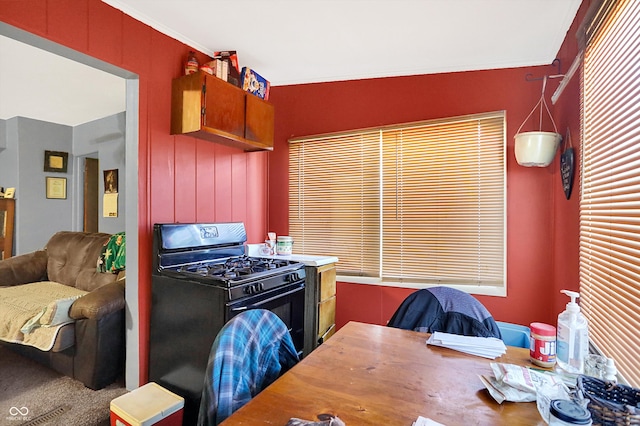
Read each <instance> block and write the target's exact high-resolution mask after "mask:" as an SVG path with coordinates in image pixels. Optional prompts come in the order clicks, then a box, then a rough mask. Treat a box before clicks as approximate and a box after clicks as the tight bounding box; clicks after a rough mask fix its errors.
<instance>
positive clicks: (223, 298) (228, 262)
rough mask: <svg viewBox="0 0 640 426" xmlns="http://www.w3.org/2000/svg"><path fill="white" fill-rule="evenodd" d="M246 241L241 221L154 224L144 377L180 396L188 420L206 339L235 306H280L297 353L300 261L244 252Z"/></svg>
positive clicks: (274, 309)
mask: <svg viewBox="0 0 640 426" xmlns="http://www.w3.org/2000/svg"><path fill="white" fill-rule="evenodd" d="M246 241H247V234H246V231H245V227H244V224H243V223H213V224H210V223H191V224H175V223H172V224H156V225H154V231H153V272H152V279H151V285H152V290H151V292H152V301H151V324H150V335H149V339H150V342H149V380H150V381H154V382H156V383H158V384H159V385H161V386H164V387H166V388H167V389H169V390H171V391H173V392H175V393H177V394H178V395H180V396H182V397H184V398H185V412H184V418H185V421H184V424H185V425H188V424H195V420H194V419H196V418H197V413H198V406H199V404H200V396H201V394H202V386H203V383H204V375H205V369H206V367H207V360H208V357H209V352H210V350H211V345H212V344H213V341H214V339H215V337H216V335H217V334H218V332H219V331H220V329H221V328H222V326H223V325H224V324H225V323H226V322H227V321H229V320H230V319H231V318H233V317H234V316H235V315H237V314H239V313H240V312H243V311H245V310H248V309H257V308H259V309H268V310H270V311H272V312H274V313H275V314H277V315H278V317H280V319H282V321H283V322H284V323H285V324H286V325H287V327H288V328H289V331H290V333H291V337H292V339H293V343H294V345H295V347H296V349H297V350H298V353H299V355H302V349H303V345H304V330H303V327H304V290H305V278H306V276H305V269H304V265H303V264H302V263H300V262H292V261H289V260H286V259H277V258H276V259H271V258H259V257H248V256H246V255H245V247H244V243H245V242H246Z"/></svg>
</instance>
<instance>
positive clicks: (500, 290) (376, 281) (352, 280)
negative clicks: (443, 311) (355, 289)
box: [336, 275, 507, 297]
mask: <svg viewBox="0 0 640 426" xmlns="http://www.w3.org/2000/svg"><path fill="white" fill-rule="evenodd" d="M336 281H338V282H343V283H349V284H367V285H378V286H383V287H399V288H413V289H416V290H419V289H421V288H427V287H435V286H437V285H438V284H434V285H429V284H424V283H409V282H394V281H383V280H382V279H380V278H371V277H353V276H349V275H342V276H341V275H339V276H337V277H336ZM447 287H451V288H455V289H458V290H460V291H464V292H466V293H469V294H477V295H482V296H499V297H506V296H507V289H506V288H504V287H494V286H481V285H478V286H470V285H459V286H455V285H447Z"/></svg>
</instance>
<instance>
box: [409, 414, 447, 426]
mask: <svg viewBox="0 0 640 426" xmlns="http://www.w3.org/2000/svg"><path fill="white" fill-rule="evenodd" d="M412 426H444V425H443V424H442V423H438V422H436V421H434V420H431V419H429V418H427V417H422V416H418V419H417V420H416V421H415V422H413V425H412Z"/></svg>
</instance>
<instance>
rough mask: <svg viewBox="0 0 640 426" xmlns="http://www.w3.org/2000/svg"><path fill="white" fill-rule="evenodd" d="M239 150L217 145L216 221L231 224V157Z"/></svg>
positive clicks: (214, 195)
mask: <svg viewBox="0 0 640 426" xmlns="http://www.w3.org/2000/svg"><path fill="white" fill-rule="evenodd" d="M236 152H237V150H235V149H233V148H229V147H226V146H224V145H216V150H215V153H216V156H215V181H214V188H215V193H214V194H213V197H214V200H215V206H214V208H215V221H216V222H231V221H232V220H233V213H232V209H231V202H232V200H233V199H232V196H231V191H232V189H231V157H232V156H233V154H234V153H236Z"/></svg>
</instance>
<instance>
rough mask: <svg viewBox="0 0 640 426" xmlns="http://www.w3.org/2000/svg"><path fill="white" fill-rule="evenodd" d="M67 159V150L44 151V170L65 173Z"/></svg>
mask: <svg viewBox="0 0 640 426" xmlns="http://www.w3.org/2000/svg"><path fill="white" fill-rule="evenodd" d="M68 160H69V153H68V152H60V151H45V152H44V171H45V172H60V173H67V161H68Z"/></svg>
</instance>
